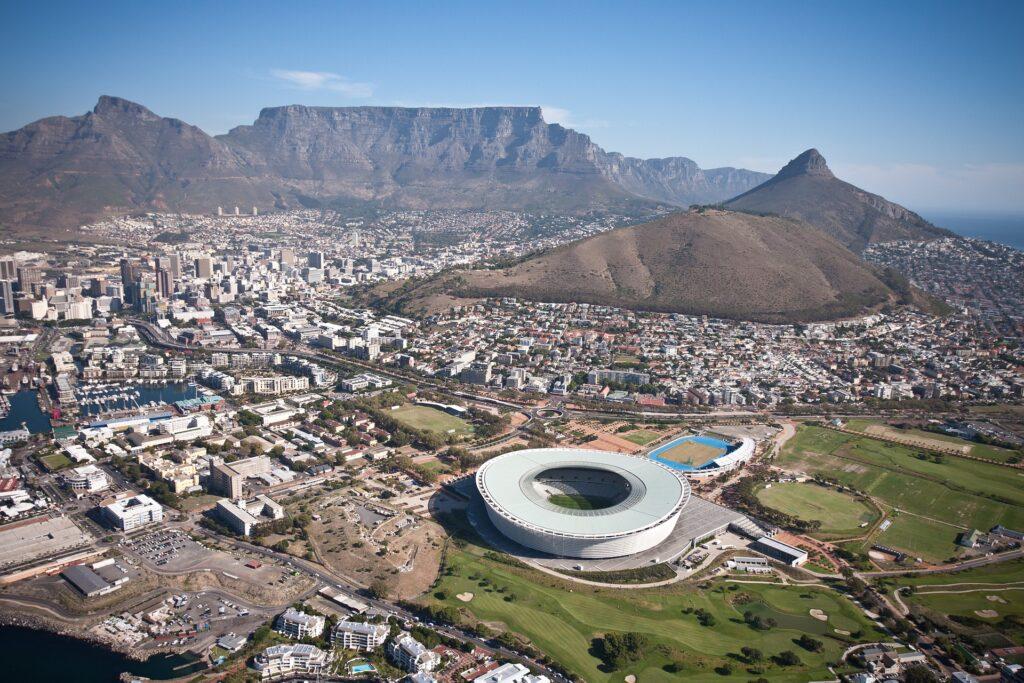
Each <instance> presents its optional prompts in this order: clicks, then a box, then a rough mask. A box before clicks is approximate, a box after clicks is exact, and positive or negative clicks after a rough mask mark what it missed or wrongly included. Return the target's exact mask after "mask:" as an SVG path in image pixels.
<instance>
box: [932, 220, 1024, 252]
mask: <svg viewBox="0 0 1024 683" xmlns="http://www.w3.org/2000/svg"><path fill="white" fill-rule="evenodd" d="M921 215H922V216H924V218H926V219H928V220H929V221H931V222H932V223H934V224H935V225H938V226H939V227H941V228H946V229H948V230H952V231H953V232H955V233H957V234H958V235H963V236H964V237H976V238H977V239H981V240H989V241H990V242H999V243H1000V244H1006V245H1008V246H1011V247H1013V248H1015V249H1020V250H1022V251H1024V215H1014V214H968V213H942V212H934V213H922V214H921Z"/></svg>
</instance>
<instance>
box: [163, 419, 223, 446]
mask: <svg viewBox="0 0 1024 683" xmlns="http://www.w3.org/2000/svg"><path fill="white" fill-rule="evenodd" d="M157 428H158V429H159V430H160V431H161V432H162V433H164V434H167V435H169V436H172V437H174V440H175V441H195V440H196V439H203V438H206V437H208V436H210V435H211V434H213V424H212V423H211V422H210V418H209V417H207V416H206V415H182V416H181V417H171V418H168V419H166V420H161V421H160V422H158V423H157Z"/></svg>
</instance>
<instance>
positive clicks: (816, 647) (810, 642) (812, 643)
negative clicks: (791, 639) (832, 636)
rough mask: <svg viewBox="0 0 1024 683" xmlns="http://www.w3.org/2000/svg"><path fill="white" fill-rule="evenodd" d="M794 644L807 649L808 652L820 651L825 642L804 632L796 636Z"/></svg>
mask: <svg viewBox="0 0 1024 683" xmlns="http://www.w3.org/2000/svg"><path fill="white" fill-rule="evenodd" d="M796 644H797V645H799V646H800V647H802V648H803V649H805V650H807V651H808V652H821V651H822V649H823V648H824V647H825V644H824V643H822V642H821V641H820V640H817V639H815V638H811V637H810V636H809V635H807V634H806V633H805V634H803V635H802V636H800V637H799V638H797V640H796Z"/></svg>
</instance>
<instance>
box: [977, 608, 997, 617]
mask: <svg viewBox="0 0 1024 683" xmlns="http://www.w3.org/2000/svg"><path fill="white" fill-rule="evenodd" d="M974 613H975V614H977V615H978V616H979V617H981V618H982V619H995V618H997V617H998V616H999V612H997V611H995V610H994V609H976V610H974Z"/></svg>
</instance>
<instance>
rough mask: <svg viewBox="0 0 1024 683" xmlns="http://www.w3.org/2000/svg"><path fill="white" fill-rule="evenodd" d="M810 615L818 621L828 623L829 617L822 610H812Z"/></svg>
mask: <svg viewBox="0 0 1024 683" xmlns="http://www.w3.org/2000/svg"><path fill="white" fill-rule="evenodd" d="M809 614H810V615H811V616H812V617H814V618H815V619H817V620H818V621H828V615H827V614H825V613H824V612H822V611H821V610H820V609H812V610H810V612H809Z"/></svg>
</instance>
